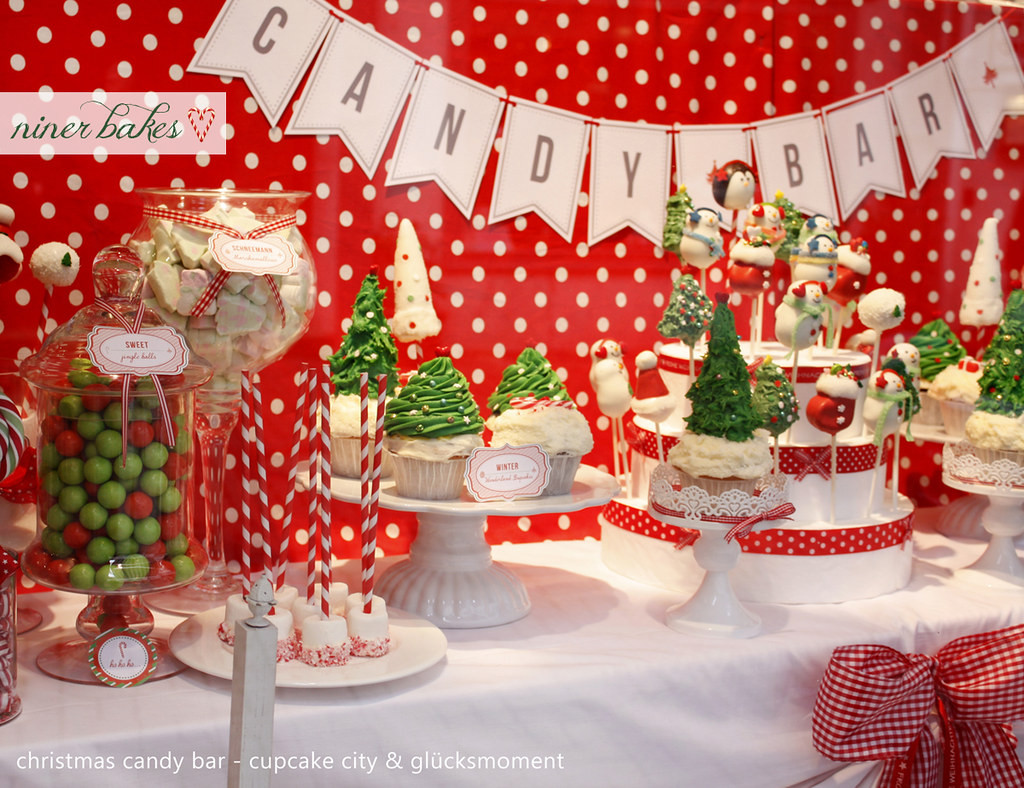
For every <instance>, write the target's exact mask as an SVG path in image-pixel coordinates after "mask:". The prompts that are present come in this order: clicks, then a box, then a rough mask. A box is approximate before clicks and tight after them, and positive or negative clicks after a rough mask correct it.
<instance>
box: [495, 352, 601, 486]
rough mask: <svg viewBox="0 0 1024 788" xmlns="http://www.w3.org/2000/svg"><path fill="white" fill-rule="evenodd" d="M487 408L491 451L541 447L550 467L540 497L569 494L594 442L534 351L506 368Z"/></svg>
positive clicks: (563, 390) (555, 378)
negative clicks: (582, 462)
mask: <svg viewBox="0 0 1024 788" xmlns="http://www.w3.org/2000/svg"><path fill="white" fill-rule="evenodd" d="M487 405H488V407H489V408H490V409H491V417H490V418H489V419H488V420H487V426H488V427H489V428H490V429H491V446H498V447H501V446H505V445H508V446H526V445H530V444H536V445H539V446H540V447H541V449H543V450H544V453H545V454H547V455H548V462H549V464H550V466H551V471H550V473H549V474H548V484H547V486H546V487H545V488H544V493H543V494H544V495H564V494H565V493H567V492H569V490H570V489H571V487H572V483H573V479H574V478H575V476H576V471H577V470H578V469H579V466H580V462H581V460H582V458H583V455H584V454H586V453H587V452H589V451H590V450H591V449H592V448H593V447H594V439H593V436H592V435H591V433H590V426H589V425H588V424H587V420H586V418H585V417H584V416H583V414H582V413H580V411H579V408H577V407H576V404H575V403H574V402H573V401H572V397H570V396H569V392H568V390H567V389H566V388H565V384H564V383H562V381H561V379H560V378H559V377H558V374H557V373H556V372H555V371H554V370H553V369H552V368H551V362H549V361H548V360H547V359H546V358H544V356H543V355H542V354H541V353H540V352H539V351H537V350H536V349H535V348H532V347H528V348H526V349H525V350H523V352H522V353H520V354H519V358H517V359H516V361H515V363H514V364H509V365H508V366H507V367H506V368H505V371H504V372H503V373H502V376H501V381H500V382H499V383H498V387H497V388H496V389H495V390H494V393H492V394H491V396H490V397H488V399H487Z"/></svg>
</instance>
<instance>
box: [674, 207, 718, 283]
mask: <svg viewBox="0 0 1024 788" xmlns="http://www.w3.org/2000/svg"><path fill="white" fill-rule="evenodd" d="M721 221H722V217H721V215H720V214H719V213H718V211H716V210H715V209H714V208H697V209H696V210H693V211H690V214H689V216H688V217H687V219H686V227H685V228H684V229H683V237H682V238H681V239H680V240H679V256H680V257H681V258H682V259H683V260H685V261H686V262H687V263H688V264H689V265H692V266H693V267H694V268H699V269H701V270H702V271H703V270H704V269H706V268H709V267H711V266H712V265H714V264H715V263H716V262H718V261H719V260H721V259H722V258H723V257H725V249H724V248H723V246H722V233H721V230H720V229H719V224H720V223H721Z"/></svg>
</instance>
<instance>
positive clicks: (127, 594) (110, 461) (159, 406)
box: [21, 246, 213, 680]
mask: <svg viewBox="0 0 1024 788" xmlns="http://www.w3.org/2000/svg"><path fill="white" fill-rule="evenodd" d="M92 276H93V284H94V288H95V292H96V299H95V301H94V302H93V303H92V304H90V305H88V306H86V307H84V308H83V309H81V310H80V311H79V312H78V314H76V315H75V316H74V317H73V318H72V319H71V320H70V321H68V322H67V323H65V324H64V325H62V326H60V327H59V328H57V329H56V330H55V331H54V332H53V333H52V334H51V335H50V336H49V337H48V338H47V340H46V341H45V342H44V343H43V346H42V347H41V348H40V350H39V352H38V353H36V354H35V355H32V356H30V357H28V358H27V359H25V361H24V362H23V363H22V366H21V374H22V376H23V377H24V378H25V379H26V380H27V381H28V382H29V383H30V384H31V385H32V387H33V389H34V390H35V393H36V395H37V397H36V400H37V402H36V413H37V417H38V422H39V430H38V437H37V441H36V443H37V446H36V448H37V474H38V486H37V493H36V503H37V507H36V508H37V535H36V538H35V540H34V541H33V542H32V543H31V544H30V545H29V547H28V548H27V549H26V550H25V551H24V553H23V554H22V567H23V569H24V571H25V574H26V575H28V576H29V577H31V578H32V579H33V580H35V581H36V582H38V583H41V584H43V585H45V586H49V587H51V588H56V589H60V590H62V591H77V592H80V593H86V594H89V595H90V600H89V604H88V605H87V606H86V608H85V609H84V610H83V611H82V613H81V614H79V616H78V620H77V622H76V628H77V630H78V633H79V634H80V635H81V636H82V637H83V638H85V642H84V641H77V642H73V643H70V644H63V645H64V646H66V648H63V650H61V649H62V647H61V646H58V647H57V650H58V653H57V654H56V658H55V663H54V666H51V667H47V666H46V665H44V662H43V660H44V657H45V655H46V654H47V653H48V652H43V655H44V656H41V657H40V662H39V664H40V667H41V668H42V669H43V670H44V671H46V672H48V673H51V675H57V676H58V677H60V678H70V679H71V680H89V678H88V665H87V664H86V663H87V660H86V659H85V655H84V652H83V648H84V647H85V646H86V645H87V641H89V640H91V639H92V638H94V637H96V636H97V635H98V634H100V633H101V632H104V631H106V630H108V629H111V628H114V627H130V628H132V629H135V630H136V631H139V632H142V633H143V634H145V633H147V632H148V631H151V630H152V628H153V616H152V613H150V612H149V610H147V609H146V608H145V606H144V605H143V604H142V603H141V601H140V599H139V595H140V594H143V593H147V592H150V591H154V590H159V589H166V588H174V587H177V586H184V585H186V584H189V583H192V582H194V581H195V580H197V579H198V578H199V577H200V576H201V575H202V573H203V571H204V570H205V569H206V565H207V563H208V559H207V556H206V552H205V550H204V549H203V546H202V545H201V544H200V543H199V542H198V541H197V540H196V539H195V538H194V537H193V513H194V507H195V490H196V487H197V484H196V474H195V468H196V462H195V459H196V458H195V455H196V450H195V444H194V441H193V438H192V431H193V426H194V402H195V392H196V390H197V389H198V387H199V386H201V385H203V384H204V383H206V382H207V381H209V380H210V378H211V376H212V374H213V370H212V369H211V367H210V364H209V363H208V362H207V361H206V360H204V359H203V358H201V357H200V356H198V355H197V354H196V353H194V352H193V351H192V350H191V349H190V348H189V346H188V343H187V341H185V339H184V338H183V337H182V336H181V334H180V333H179V332H178V331H176V330H175V329H173V328H171V327H169V326H167V325H166V324H165V323H164V322H163V321H162V320H161V319H160V318H159V317H158V316H157V315H156V314H155V313H154V312H153V311H152V310H150V309H148V308H147V307H145V306H144V305H143V304H142V301H141V299H140V297H139V296H140V294H141V291H142V284H143V280H142V264H141V262H140V261H139V259H138V257H137V256H136V255H135V253H134V252H133V251H132V250H130V249H129V248H128V247H124V246H115V247H108V248H106V249H104V250H103V251H101V252H100V254H99V255H97V257H96V259H95V260H94V262H93V271H92ZM79 652H83V653H79ZM65 667H68V668H73V669H74V670H77V671H78V672H79V673H81V669H82V668H83V667H85V668H86V670H85V674H84V675H85V678H82V676H81V675H78V676H75V677H72V676H69V675H66V674H65V672H64V671H63V669H64V668H65Z"/></svg>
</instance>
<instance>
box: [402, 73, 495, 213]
mask: <svg viewBox="0 0 1024 788" xmlns="http://www.w3.org/2000/svg"><path fill="white" fill-rule="evenodd" d="M500 119H501V99H500V98H499V97H498V94H497V93H495V92H494V91H493V90H489V89H487V88H484V87H483V86H481V85H479V84H477V83H476V82H473V81H471V80H468V79H465V78H463V77H461V76H459V75H458V74H455V73H453V72H451V71H448V70H447V69H443V68H439V67H431V68H430V69H428V70H427V71H425V72H424V73H423V74H422V75H421V76H420V78H419V80H417V82H416V86H415V87H414V88H413V93H412V102H411V104H410V106H409V111H408V112H407V113H406V116H405V123H403V124H402V131H401V133H400V134H399V136H398V145H397V148H396V150H395V159H394V162H393V163H392V166H391V171H390V172H389V173H388V177H387V179H386V180H385V182H384V185H385V186H399V185H401V184H404V183H420V182H422V181H434V182H436V183H437V185H438V186H440V187H441V190H442V191H443V192H444V193H445V194H446V195H448V198H449V199H450V200H451V201H452V202H453V203H455V205H456V206H458V208H459V210H460V211H462V213H463V215H464V216H465V217H466V218H467V219H468V218H470V216H471V215H472V213H473V205H474V203H475V202H476V195H477V192H478V191H479V190H480V181H481V180H482V179H483V176H484V169H485V167H486V166H487V158H488V156H489V155H490V152H491V147H492V146H493V145H494V137H495V135H496V134H497V131H498V121H499V120H500Z"/></svg>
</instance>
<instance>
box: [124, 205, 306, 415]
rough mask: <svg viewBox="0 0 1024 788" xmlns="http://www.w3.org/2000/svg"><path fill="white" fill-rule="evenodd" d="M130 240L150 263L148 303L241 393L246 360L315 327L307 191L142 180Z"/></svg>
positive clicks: (282, 347)
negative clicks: (151, 185) (154, 185)
mask: <svg viewBox="0 0 1024 788" xmlns="http://www.w3.org/2000/svg"><path fill="white" fill-rule="evenodd" d="M138 194H139V195H140V196H141V197H142V201H143V207H142V212H143V217H142V224H141V225H140V226H139V227H138V229H136V231H135V232H134V234H133V235H132V237H131V238H130V240H129V241H128V245H129V246H131V247H132V248H133V249H134V250H135V251H136V252H137V253H138V255H139V257H140V258H141V259H142V261H143V263H145V265H146V289H145V293H144V298H145V303H146V305H147V306H149V307H150V308H152V309H154V310H155V311H156V312H157V313H158V314H159V315H160V316H161V317H162V318H163V319H164V320H165V321H166V322H167V323H169V324H170V325H172V326H174V327H175V328H177V329H178V330H179V331H180V332H181V333H182V334H184V335H185V337H186V338H187V339H188V341H189V342H190V343H191V345H192V348H193V349H194V350H195V352H196V353H197V354H198V355H200V356H202V357H203V358H205V359H206V360H207V361H209V362H210V363H211V364H212V365H213V367H214V369H215V370H216V372H215V374H214V377H213V379H212V380H211V381H210V383H209V384H207V386H206V387H205V389H206V391H207V392H209V393H216V392H223V393H224V394H225V395H226V396H228V397H237V393H238V390H239V386H240V384H241V376H242V371H243V370H246V369H248V370H250V371H257V370H259V369H262V368H263V367H265V366H267V365H268V364H270V363H271V362H273V361H276V360H277V359H278V358H280V357H281V356H282V355H284V353H285V352H286V351H287V350H288V348H289V347H291V346H292V345H293V344H294V343H295V342H296V341H297V340H298V339H299V338H300V337H301V336H302V335H303V334H304V333H305V332H306V329H307V328H308V327H309V322H310V320H311V319H312V316H313V309H314V307H315V304H316V266H315V264H314V262H313V257H312V254H311V253H310V250H309V247H308V246H307V245H306V242H305V240H304V239H303V237H302V233H301V231H300V229H299V227H300V225H301V224H302V222H303V221H304V219H305V216H304V214H303V213H302V211H301V210H300V207H299V206H300V205H301V203H302V202H303V200H305V199H306V198H307V197H308V196H309V192H296V191H256V190H254V191H242V190H234V189H177V188H166V189H139V190H138Z"/></svg>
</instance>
